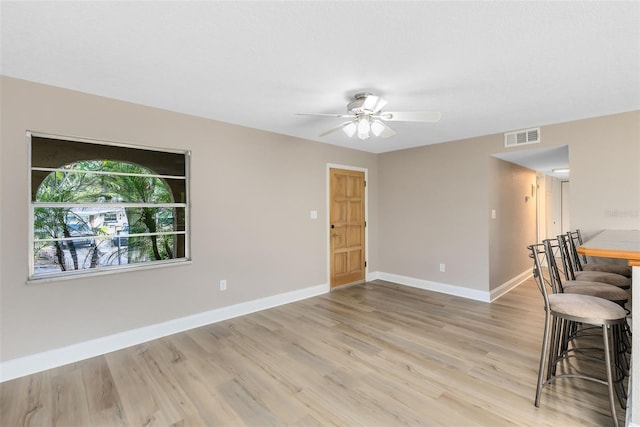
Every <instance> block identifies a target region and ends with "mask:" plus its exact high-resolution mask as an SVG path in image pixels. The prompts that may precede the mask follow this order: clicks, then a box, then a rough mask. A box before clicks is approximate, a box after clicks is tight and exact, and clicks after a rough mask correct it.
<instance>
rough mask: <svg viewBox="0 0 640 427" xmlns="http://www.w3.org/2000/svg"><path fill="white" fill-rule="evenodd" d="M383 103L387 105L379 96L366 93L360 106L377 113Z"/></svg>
mask: <svg viewBox="0 0 640 427" xmlns="http://www.w3.org/2000/svg"><path fill="white" fill-rule="evenodd" d="M385 105H387V101H385V100H384V99H382V98H381V97H379V96H375V95H368V96H367V97H366V98H365V100H364V102H363V103H362V108H363V109H364V110H368V111H372V112H374V113H377V112H378V111H380V110H382V107H384V106H385Z"/></svg>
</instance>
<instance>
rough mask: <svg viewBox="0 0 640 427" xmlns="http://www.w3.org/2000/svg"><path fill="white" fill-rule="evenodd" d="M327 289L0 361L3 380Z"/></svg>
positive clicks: (321, 287) (324, 286)
mask: <svg viewBox="0 0 640 427" xmlns="http://www.w3.org/2000/svg"><path fill="white" fill-rule="evenodd" d="M327 292H329V284H328V283H325V284H322V285H317V286H311V287H308V288H304V289H300V290H296V291H291V292H285V293H282V294H278V295H273V296H270V297H266V298H261V299H258V300H253V301H247V302H243V303H240V304H235V305H230V306H227V307H222V308H218V309H214V310H210V311H206V312H203V313H198V314H194V315H191V316H186V317H182V318H179V319H174V320H169V321H166V322H162V323H158V324H155V325H149V326H145V327H142V328H137V329H132V330H129V331H125V332H120V333H117V334H113V335H109V336H106V337H101V338H96V339H93V340H89V341H85V342H81V343H77V344H72V345H69V346H66V347H61V348H57V349H53V350H48V351H44V352H42V353H36V354H32V355H29V356H25V357H20V358H17V359H12V360H7V361H6V362H2V363H0V382H4V381H8V380H12V379H14V378H19V377H22V376H25V375H30V374H33V373H36V372H40V371H44V370H47V369H52V368H56V367H58V366H63V365H67V364H69V363H74V362H78V361H80V360H85V359H89V358H91V357H95V356H100V355H102V354H106V353H110V352H112V351H116V350H121V349H123V348H126V347H131V346H134V345H137V344H142V343H144V342H147V341H151V340H154V339H158V338H162V337H166V336H168V335H172V334H175V333H178V332H183V331H187V330H189V329H193V328H198V327H200V326H205V325H209V324H212V323H216V322H220V321H223V320H227V319H231V318H234V317H238V316H243V315H245V314H249V313H254V312H256V311H260V310H266V309H268V308H272V307H277V306H279V305H283V304H288V303H291V302H294V301H299V300H303V299H306V298H311V297H314V296H317V295H322V294H325V293H327Z"/></svg>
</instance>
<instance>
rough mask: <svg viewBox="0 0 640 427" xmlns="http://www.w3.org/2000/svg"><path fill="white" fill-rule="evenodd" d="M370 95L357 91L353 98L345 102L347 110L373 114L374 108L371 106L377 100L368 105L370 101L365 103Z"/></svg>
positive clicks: (358, 113)
mask: <svg viewBox="0 0 640 427" xmlns="http://www.w3.org/2000/svg"><path fill="white" fill-rule="evenodd" d="M370 96H371V94H370V93H368V92H364V93H357V94H356V95H355V96H354V98H355V100H354V101H351V102H350V103H348V104H347V111H349V112H350V113H353V114H355V115H361V114H367V115H369V114H373V113H374V110H373V108H372V107H375V105H376V103H377V102H374V103H373V105H369V104H371V103H367V98H368V97H370ZM376 98H377V97H376Z"/></svg>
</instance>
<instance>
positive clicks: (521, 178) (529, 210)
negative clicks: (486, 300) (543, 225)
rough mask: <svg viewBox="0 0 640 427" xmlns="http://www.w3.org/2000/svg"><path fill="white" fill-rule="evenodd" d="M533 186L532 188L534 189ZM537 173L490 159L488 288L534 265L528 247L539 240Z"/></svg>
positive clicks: (494, 286)
mask: <svg viewBox="0 0 640 427" xmlns="http://www.w3.org/2000/svg"><path fill="white" fill-rule="evenodd" d="M532 186H533V191H532ZM535 186H536V172H535V171H533V170H531V169H527V168H524V167H522V166H518V165H516V164H513V163H509V162H506V161H504V160H500V159H497V158H493V157H492V158H490V161H489V188H490V191H489V209H490V210H495V211H496V218H495V219H490V220H489V288H490V289H492V290H493V289H496V288H498V287H499V286H501V285H503V284H505V283H507V282H509V281H510V280H511V279H513V278H514V277H516V276H518V275H519V274H522V272H524V271H526V270H527V269H530V268H531V260H530V259H529V252H528V250H527V246H528V245H531V244H533V243H535V242H536V240H537V239H536V202H537V197H538V195H537V194H536V193H537V191H536V188H535Z"/></svg>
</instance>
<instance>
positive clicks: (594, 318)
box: [528, 244, 626, 427]
mask: <svg viewBox="0 0 640 427" xmlns="http://www.w3.org/2000/svg"><path fill="white" fill-rule="evenodd" d="M528 249H529V250H530V251H531V255H530V256H531V257H532V258H533V260H534V267H533V275H534V278H535V279H536V285H537V286H538V289H539V290H540V293H541V294H542V297H543V300H544V307H545V324H544V333H543V338H542V348H541V351H540V364H539V367H538V382H537V387H536V397H535V406H536V407H539V406H540V397H541V394H542V390H543V388H544V387H546V386H548V385H550V384H552V383H553V382H554V381H556V380H558V379H561V378H580V379H585V380H589V381H594V382H597V383H600V384H604V385H606V386H607V388H608V394H609V407H610V411H611V416H612V418H613V423H614V425H615V426H616V427H617V426H619V423H618V418H617V415H616V404H615V394H616V390H615V387H614V382H617V381H622V378H614V370H615V369H616V366H615V364H614V360H615V358H612V357H611V355H612V352H613V354H616V353H617V351H616V349H617V348H618V346H619V340H617V339H616V336H618V334H617V333H615V330H616V329H617V330H621V328H622V327H623V325H624V323H625V322H626V313H625V311H624V309H623V308H622V307H620V305H618V304H616V303H614V302H611V301H607V300H605V299H603V298H598V297H593V296H589V295H579V294H568V293H560V292H559V290H558V289H556V288H554V286H553V284H552V283H551V282H550V281H549V280H547V279H546V278H545V276H544V274H543V273H544V270H543V265H544V264H545V257H546V251H545V248H544V244H536V245H530V246H528ZM585 326H591V327H594V328H598V329H599V330H600V332H601V333H602V343H603V350H602V351H603V354H604V357H603V359H604V363H605V371H606V380H603V379H601V378H598V377H594V376H590V375H587V374H585V373H571V372H567V373H558V368H560V371H561V372H562V370H561V368H562V363H561V362H563V361H564V360H566V359H567V358H569V357H581V354H580V353H579V352H578V351H577V350H578V349H579V348H578V347H577V346H576V344H575V342H574V341H572V338H573V337H574V336H575V331H579V330H581V329H583V328H585ZM612 332H613V333H612ZM570 345H571V347H570ZM545 371H546V375H545Z"/></svg>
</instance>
